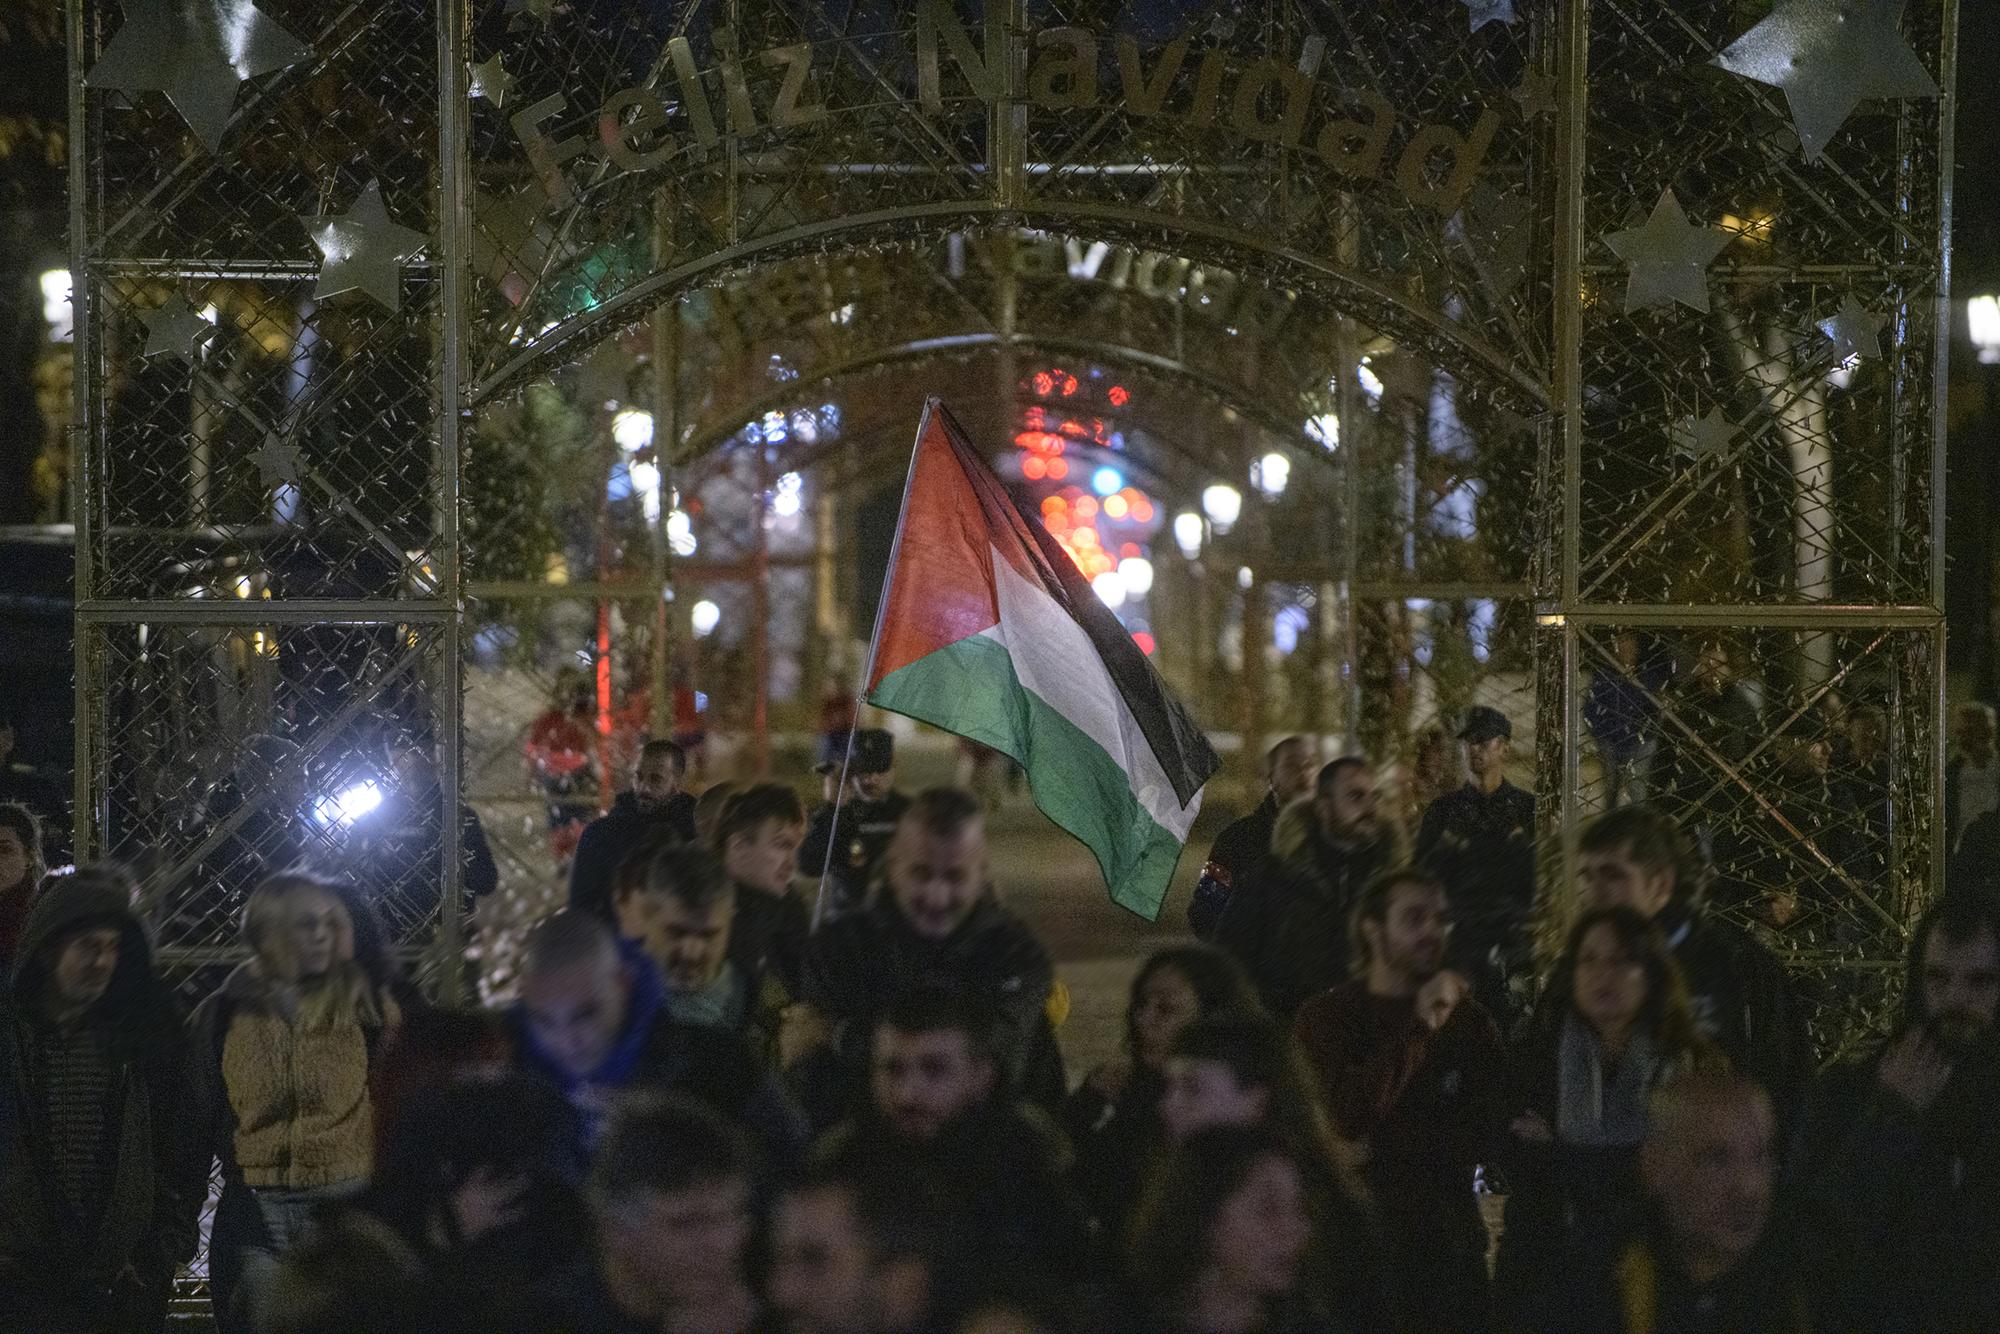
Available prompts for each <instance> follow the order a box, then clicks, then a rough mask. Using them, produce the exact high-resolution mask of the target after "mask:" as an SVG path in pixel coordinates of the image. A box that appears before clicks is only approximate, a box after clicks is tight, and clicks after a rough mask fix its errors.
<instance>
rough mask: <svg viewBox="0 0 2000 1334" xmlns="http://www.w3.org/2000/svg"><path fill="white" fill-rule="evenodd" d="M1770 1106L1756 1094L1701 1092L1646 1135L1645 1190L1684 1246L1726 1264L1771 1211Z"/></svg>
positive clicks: (1751, 1240)
mask: <svg viewBox="0 0 2000 1334" xmlns="http://www.w3.org/2000/svg"><path fill="white" fill-rule="evenodd" d="M1771 1131H1772V1124H1771V1109H1770V1105H1769V1104H1768V1103H1766V1102H1765V1101H1764V1099H1763V1098H1762V1097H1761V1096H1759V1097H1751V1096H1748V1095H1740V1096H1736V1097H1731V1098H1711V1099H1704V1100H1702V1101H1700V1102H1698V1103H1696V1104H1694V1105H1692V1106H1689V1107H1686V1108H1683V1109H1682V1110H1681V1111H1680V1113H1679V1114H1678V1115H1677V1116H1675V1117H1673V1118H1672V1120H1671V1121H1670V1122H1669V1123H1668V1124H1667V1125H1665V1126H1662V1127H1660V1128H1659V1129H1658V1130H1656V1131H1655V1132H1654V1134H1653V1137H1651V1138H1649V1139H1648V1140H1647V1141H1646V1146H1645V1149H1644V1151H1643V1154H1642V1157H1641V1164H1642V1168H1643V1171H1644V1175H1645V1180H1646V1186H1647V1189H1648V1190H1650V1191H1651V1192H1652V1194H1653V1197H1654V1198H1655V1199H1656V1200H1657V1201H1658V1202H1659V1205H1660V1209H1661V1212H1662V1213H1663V1214H1664V1216H1665V1218H1666V1221H1667V1228H1668V1230H1669V1231H1670V1232H1672V1234H1673V1236H1674V1239H1675V1240H1676V1241H1677V1242H1678V1243H1679V1244H1680V1245H1681V1247H1682V1248H1683V1250H1684V1251H1685V1252H1687V1253H1690V1254H1698V1255H1704V1256H1707V1257H1709V1258H1710V1259H1711V1260H1712V1261H1713V1262H1715V1263H1717V1264H1719V1265H1721V1266H1722V1267H1723V1268H1724V1269H1725V1270H1726V1269H1727V1268H1728V1267H1729V1266H1730V1265H1733V1264H1734V1263H1735V1262H1736V1261H1738V1260H1740V1259H1742V1258H1743V1256H1744V1255H1746V1254H1747V1253H1748V1252H1749V1250H1750V1248H1751V1247H1753V1246H1755V1245H1756V1244H1757V1239H1758V1238H1759V1237H1761V1236H1762V1235H1763V1234H1764V1224H1765V1221H1766V1220H1767V1219H1768V1218H1769V1216H1770V1212H1771V1177H1772V1171H1773V1157H1772V1153H1771Z"/></svg>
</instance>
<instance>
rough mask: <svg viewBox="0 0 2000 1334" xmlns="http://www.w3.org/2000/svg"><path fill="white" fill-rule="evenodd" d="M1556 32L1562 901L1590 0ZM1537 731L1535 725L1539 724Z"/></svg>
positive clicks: (1578, 494)
mask: <svg viewBox="0 0 2000 1334" xmlns="http://www.w3.org/2000/svg"><path fill="white" fill-rule="evenodd" d="M1560 15H1561V17H1560V22H1559V24H1558V27H1557V34H1556V50H1555V60H1556V66H1557V69H1556V86H1557V88H1558V90H1559V92H1558V98H1557V101H1558V107H1557V113H1556V114H1557V124H1556V130H1555V134H1556V144H1555V150H1556V153H1555V157H1556V169H1555V201H1554V203H1555V218H1554V222H1555V228H1554V236H1553V241H1554V250H1555V253H1554V255H1553V266H1554V281H1553V291H1554V294H1555V302H1554V304H1555V329H1554V331H1553V332H1554V335H1555V352H1554V357H1553V363H1554V365H1553V370H1554V378H1555V408H1556V412H1557V414H1558V425H1557V428H1556V429H1557V430H1559V431H1560V432H1561V443H1562V533H1561V538H1562V569H1561V589H1560V591H1559V594H1558V597H1559V607H1560V610H1561V612H1562V614H1563V622H1562V664H1561V671H1562V690H1561V694H1560V696H1559V698H1560V699H1561V701H1562V774H1561V776H1560V777H1559V779H1558V784H1557V802H1558V812H1557V817H1556V818H1557V820H1558V822H1559V831H1560V833H1561V848H1562V860H1561V862H1560V863H1559V865H1558V866H1557V868H1556V886H1555V888H1556V889H1557V890H1558V892H1559V894H1560V895H1562V896H1565V897H1564V900H1563V901H1566V896H1567V894H1568V893H1569V890H1570V887H1571V886H1572V885H1574V884H1575V883H1576V857H1577V839H1578V836H1579V834H1580V832H1581V831H1580V830H1579V828H1578V818H1577V817H1578V815H1579V811H1578V803H1579V802H1580V800H1581V797H1582V793H1581V791H1580V790H1579V764H1578V760H1579V752H1580V750H1581V749H1582V745H1583V728H1582V718H1581V715H1580V709H1579V707H1578V704H1579V694H1578V682H1577V671H1578V668H1579V666H1580V662H1579V658H1580V656H1581V654H1580V652H1579V650H1580V648H1581V645H1580V644H1579V643H1578V636H1579V635H1580V634H1581V633H1582V627H1581V626H1580V625H1579V624H1578V623H1577V621H1576V619H1575V618H1574V617H1573V616H1571V615H1570V614H1569V613H1570V612H1571V611H1572V610H1573V609H1574V608H1575V607H1576V606H1577V604H1578V602H1579V601H1580V600H1581V598H1580V595H1579V591H1578V584H1579V580H1580V573H1579V565H1580V544H1581V542H1582V517H1583V499H1582V492H1583V371H1582V345H1583V307H1582V302H1581V299H1580V298H1579V297H1578V295H1577V294H1578V293H1579V292H1580V291H1582V290H1583V287H1582V285H1583V246H1584V231H1583V228H1584V208H1583V171H1584V159H1585V155H1586V151H1587V148H1588V137H1587V131H1586V123H1585V111H1586V107H1587V99H1588V96H1589V56H1590V4H1589V0H1565V3H1564V4H1563V5H1562V7H1561V11H1560ZM1538 725H1541V724H1539V723H1538Z"/></svg>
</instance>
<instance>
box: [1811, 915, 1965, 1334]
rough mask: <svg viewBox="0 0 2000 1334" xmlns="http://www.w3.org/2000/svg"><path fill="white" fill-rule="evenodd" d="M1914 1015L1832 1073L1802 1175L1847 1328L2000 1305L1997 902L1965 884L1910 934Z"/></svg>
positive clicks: (1828, 1278)
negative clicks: (1879, 1046)
mask: <svg viewBox="0 0 2000 1334" xmlns="http://www.w3.org/2000/svg"><path fill="white" fill-rule="evenodd" d="M1904 999H1905V1018H1904V1021H1903V1023H1902V1025H1901V1027H1900V1028H1899V1030H1898V1032H1897V1034H1896V1036H1895V1037H1894V1038H1892V1039H1891V1040H1890V1041H1889V1042H1888V1043H1887V1044H1885V1045H1884V1046H1883V1047H1882V1049H1881V1050H1879V1051H1877V1052H1876V1053H1874V1054H1873V1055H1871V1056H1869V1057H1867V1058H1865V1059H1862V1060H1859V1061H1853V1062H1849V1063H1846V1064H1843V1065H1839V1066H1835V1067H1834V1068H1832V1069H1830V1070H1828V1071H1827V1072H1826V1073H1825V1074H1823V1075H1822V1076H1820V1079H1819V1081H1818V1083H1817V1085H1816V1086H1815V1087H1814V1090H1813V1094H1812V1097H1811V1099H1810V1100H1809V1101H1808V1103H1807V1107H1806V1114H1805V1118H1804V1123H1803V1125H1802V1127H1801V1130H1800V1134H1799V1138H1798V1149H1797V1156H1796V1158H1795V1161H1794V1163H1793V1165H1792V1176H1793V1179H1794V1180H1795V1181H1796V1183H1797V1185H1798V1187H1799V1191H1800V1194H1801V1196H1802V1200H1801V1203H1802V1208H1801V1211H1800V1212H1801V1215H1802V1217H1803V1218H1804V1219H1805V1220H1806V1223H1807V1225H1808V1227H1809V1229H1810V1233H1809V1235H1810V1244H1808V1245H1807V1246H1805V1247H1804V1248H1803V1253H1804V1254H1806V1255H1808V1256H1810V1257H1812V1258H1813V1260H1814V1262H1815V1265H1816V1270H1817V1272H1816V1275H1815V1286H1816V1287H1817V1288H1818V1289H1819V1290H1820V1291H1822V1292H1824V1293H1827V1294H1829V1297H1830V1300H1831V1305H1830V1308H1829V1309H1828V1311H1827V1315H1828V1316H1829V1317H1831V1318H1832V1320H1831V1322H1830V1323H1837V1324H1838V1327H1839V1328H1842V1329H1865V1330H1911V1331H1915V1330H1933V1329H1939V1330H1947V1329H1948V1330H1959V1329H1974V1328H1979V1327H1981V1326H1984V1325H1990V1324H1991V1322H1992V1320H1993V1318H1994V1312H1995V1311H1996V1310H2000V1123H1996V1121H1995V1119H1994V1116H1993V1109H1994V1107H1995V1106H2000V908H1996V906H1995V904H1994V903H1993V902H1992V901H1990V900H1989V899H1988V898H1986V897H1984V896H1981V895H1972V894H1964V893H1954V894H1951V895H1948V896H1947V897H1946V898H1945V899H1944V900H1943V901H1941V902H1940V903H1939V904H1938V905H1937V907H1936V908H1934V909H1933V910H1932V911H1931V913H1930V914H1929V916H1927V917H1926V918H1925V920H1924V922H1923V923H1922V925H1921V926H1920V927H1919V928H1918V931H1917V933H1916V935H1915V936H1914V937H1913V939H1912V941H1911V953H1910V976H1909V984H1908V988H1907V990H1906V991H1905V993H1904Z"/></svg>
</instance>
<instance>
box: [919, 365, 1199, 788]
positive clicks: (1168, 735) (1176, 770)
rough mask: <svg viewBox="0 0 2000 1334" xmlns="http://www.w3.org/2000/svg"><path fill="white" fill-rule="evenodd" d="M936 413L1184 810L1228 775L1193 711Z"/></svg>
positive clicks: (940, 411) (997, 526)
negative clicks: (1106, 675)
mask: <svg viewBox="0 0 2000 1334" xmlns="http://www.w3.org/2000/svg"><path fill="white" fill-rule="evenodd" d="M931 406H932V411H933V412H935V413H936V414H937V417H938V420H939V422H940V423H941V424H942V425H943V427H944V434H945V438H946V439H947V440H949V441H950V442H951V447H952V450H953V452H955V453H956V454H957V456H958V461H959V464H960V466H961V467H963V468H964V469H965V474H966V476H967V477H968V478H970V479H971V482H972V489H973V492H974V494H976V495H977V496H978V497H979V503H980V507H981V508H982V509H983V510H984V511H985V517H986V526H987V528H988V530H989V531H991V532H994V533H1008V534H1011V535H1012V536H1013V538H1014V540H1015V542H1016V544H1017V545H1018V547H1019V549H1020V550H1022V551H1023V552H1025V553H1026V554H1027V556H1028V563H1029V564H1030V565H1031V566H1033V567H1034V569H1035V571H1036V572H1037V574H1039V575H1040V577H1041V581H1042V587H1043V588H1045V589H1047V590H1048V594H1049V596H1050V597H1052V598H1054V599H1055V600H1056V602H1057V603H1058V604H1059V605H1061V606H1062V607H1063V608H1064V610H1066V611H1068V612H1069V614H1070V618H1071V619H1072V620H1074V621H1075V622H1076V623H1077V624H1078V625H1080V626H1082V627H1083V632H1084V634H1086V635H1088V636H1089V637H1090V642H1091V644H1092V646H1093V647H1095V648H1096V650H1097V656H1098V657H1100V658H1102V659H1103V660H1104V665H1105V667H1106V668H1107V669H1108V670H1109V671H1110V673H1111V680H1112V683H1113V684H1114V685H1115V686H1117V688H1118V693H1119V694H1120V695H1122V696H1123V697H1124V699H1125V707H1126V708H1128V709H1130V710H1131V711H1132V717H1133V718H1134V719H1136V720H1137V722H1138V724H1139V731H1140V733H1141V734H1142V735H1143V736H1144V737H1145V738H1146V744H1147V745H1149V746H1151V747H1152V748H1153V756H1154V758H1155V759H1157V760H1158V761H1159V762H1160V768H1161V769H1162V770H1164V771H1165V772H1166V775H1167V780H1168V781H1169V782H1171V783H1172V784H1173V786H1174V796H1175V797H1177V798H1178V799H1179V801H1180V804H1181V805H1182V806H1186V805H1187V804H1188V802H1190V801H1192V800H1193V799H1194V794H1195V793H1196V792H1199V791H1200V790H1201V785H1202V784H1203V783H1205V782H1207V781H1208V779H1209V776H1210V775H1211V774H1213V773H1214V772H1215V771H1216V770H1217V769H1219V768H1221V767H1222V761H1221V760H1220V759H1218V758H1217V757H1216V754H1215V749H1214V747H1212V746H1210V745H1209V744H1208V738H1207V737H1206V736H1204V735H1203V734H1202V730H1201V728H1199V727H1197V726H1196V725H1195V721H1194V719H1193V718H1192V717H1190V716H1189V715H1188V711H1187V709H1186V708H1185V707H1183V706H1182V704H1181V702H1180V701H1179V700H1177V699H1175V698H1174V697H1173V695H1172V694H1171V693H1170V692H1169V691H1168V690H1167V685H1166V682H1164V681H1162V680H1161V679H1160V674H1159V673H1158V672H1157V671H1155V670H1154V669H1153V664H1152V663H1151V662H1149V661H1147V659H1146V655H1145V654H1144V653H1142V652H1140V650H1139V646H1138V645H1137V644H1135V643H1133V642H1132V636H1131V635H1129V634H1127V633H1126V632H1125V627H1124V626H1123V625H1120V624H1119V623H1118V618H1117V617H1116V616H1114V615H1112V614H1111V609H1110V608H1109V607H1107V606H1105V605H1104V603H1103V602H1101V601H1100V600H1099V599H1098V597H1097V594H1096V593H1094V592H1092V591H1091V587H1090V583H1089V581H1088V580H1086V579H1085V578H1084V577H1083V571H1081V570H1079V569H1077V568H1076V562H1075V561H1073V560H1071V559H1070V558H1069V553H1067V552H1066V551H1064V550H1063V549H1062V546H1061V544H1060V543H1058V542H1057V541H1056V540H1055V538H1053V537H1051V536H1049V533H1048V530H1047V529H1045V528H1043V527H1042V525H1041V524H1040V523H1039V522H1037V521H1036V519H1035V517H1034V516H1033V515H1031V514H1029V513H1028V511H1027V510H1025V509H1023V508H1022V507H1021V505H1020V504H1019V503H1018V502H1016V501H1015V499H1014V497H1013V495H1012V493H1010V492H1009V491H1008V490H1007V487H1006V484H1005V483H1004V482H1002V481H1001V480H1000V478H999V475H998V474H996V473H995V472H994V471H993V469H992V467H991V466H990V465H988V463H987V462H986V459H985V457H984V456H983V455H981V454H980V452H979V451H978V450H976V449H974V448H973V447H972V442H971V441H970V440H969V439H968V438H967V437H966V434H965V431H964V428H962V427H961V426H959V424H958V419H957V418H956V417H953V416H952V415H951V412H950V410H949V409H947V408H946V407H945V406H944V404H942V403H937V402H933V403H932V405H931Z"/></svg>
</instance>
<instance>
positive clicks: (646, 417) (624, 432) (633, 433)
mask: <svg viewBox="0 0 2000 1334" xmlns="http://www.w3.org/2000/svg"><path fill="white" fill-rule="evenodd" d="M611 438H612V439H613V440H616V441H617V442H618V448H620V449H622V450H624V451H625V452H626V453H628V454H636V453H638V452H639V451H640V450H642V449H644V448H646V447H647V446H648V445H650V444H652V443H653V414H652V413H650V412H647V411H646V410H645V409H644V408H626V409H625V410H624V411H623V412H620V413H618V414H617V415H616V416H614V417H613V418H612V419H611Z"/></svg>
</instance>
